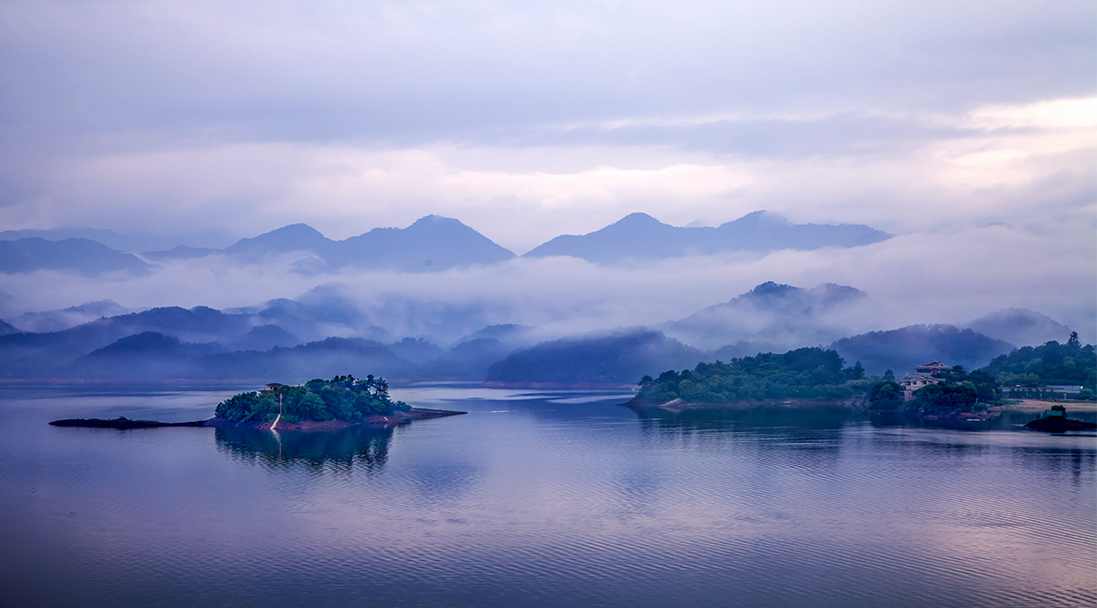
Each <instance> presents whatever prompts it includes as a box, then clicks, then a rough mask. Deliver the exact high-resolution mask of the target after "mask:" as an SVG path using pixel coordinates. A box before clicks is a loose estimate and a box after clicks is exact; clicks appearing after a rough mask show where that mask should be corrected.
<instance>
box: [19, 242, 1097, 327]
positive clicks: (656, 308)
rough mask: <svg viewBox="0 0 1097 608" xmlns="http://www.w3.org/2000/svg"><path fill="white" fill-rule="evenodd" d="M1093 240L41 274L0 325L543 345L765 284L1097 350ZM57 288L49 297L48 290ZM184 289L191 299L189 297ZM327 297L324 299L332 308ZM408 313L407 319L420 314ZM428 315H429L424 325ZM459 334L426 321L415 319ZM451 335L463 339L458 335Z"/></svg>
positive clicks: (865, 315) (868, 323) (674, 315)
mask: <svg viewBox="0 0 1097 608" xmlns="http://www.w3.org/2000/svg"><path fill="white" fill-rule="evenodd" d="M1087 230H1088V231H1092V225H1090V226H1084V225H1079V226H1058V225H1050V224H1049V225H1045V226H1041V227H1038V228H1037V229H1025V230H1022V229H1017V228H1011V227H1009V226H1001V225H999V226H986V227H981V228H958V229H956V230H953V231H942V232H937V233H922V234H912V235H904V236H899V237H897V238H894V239H891V240H889V241H885V242H881V243H877V244H874V245H870V246H867V247H860V248H854V249H832V250H820V251H782V252H776V253H773V254H769V255H766V256H747V255H743V256H718V257H706V258H683V259H677V260H667V261H664V262H660V263H654V264H644V265H636V266H616V267H605V266H598V265H594V264H590V263H587V262H584V261H581V260H576V259H569V258H548V259H528V260H527V259H517V260H513V261H511V262H508V263H504V264H498V265H492V266H484V267H475V268H468V269H460V270H450V271H446V272H440V273H430V274H413V275H399V274H392V273H384V272H382V273H370V272H360V271H355V272H347V273H340V274H335V275H322V276H318V277H313V278H308V277H303V276H301V275H299V274H297V273H294V272H293V271H292V270H291V268H292V266H293V264H292V260H290V259H287V260H283V261H281V262H279V263H272V264H267V265H235V264H233V263H231V262H230V261H229V260H225V259H220V258H207V259H202V260H197V261H192V262H187V263H175V264H170V265H167V266H165V267H164V268H163V269H162V270H160V271H159V272H157V273H154V274H152V275H150V276H147V277H140V278H133V279H123V278H121V277H117V278H114V279H113V280H105V281H104V280H99V279H90V278H79V277H69V276H65V277H60V276H56V275H51V274H45V273H37V274H32V275H8V276H7V277H5V288H6V289H9V290H10V293H11V297H10V298H9V299H8V300H6V301H4V302H2V304H3V305H4V307H5V309H6V310H4V311H0V314H3V315H8V316H11V314H12V313H13V312H21V311H23V310H41V309H50V308H60V307H64V306H68V305H72V304H75V303H79V302H84V301H89V300H95V299H103V298H108V297H109V298H111V299H114V300H116V301H118V302H119V303H120V304H122V305H123V306H126V307H130V308H142V307H148V306H154V305H184V306H195V305H211V306H215V307H235V306H246V305H253V304H257V303H260V302H262V301H265V300H268V299H271V298H276V297H286V296H289V297H298V296H301V295H302V294H305V293H308V292H310V291H312V290H315V289H317V288H320V290H319V291H313V294H314V296H313V297H329V296H331V295H333V294H335V295H338V297H339V298H340V302H345V303H346V304H347V305H349V306H354V307H358V308H359V309H360V310H361V312H362V313H363V314H364V315H366V316H368V317H370V318H371V319H374V322H376V323H378V324H381V325H382V326H386V328H387V329H389V330H390V331H392V332H393V333H395V334H401V333H419V332H420V331H421V330H422V328H424V327H433V328H434V329H435V330H436V332H437V333H436V335H435V337H436V338H438V339H453V338H456V337H457V336H458V335H460V334H462V333H465V332H467V331H471V330H472V329H476V328H477V327H478V326H479V325H482V324H489V323H524V324H530V325H535V326H537V327H539V328H540V329H541V330H542V332H543V333H544V335H563V334H569V333H575V332H585V331H597V330H604V329H608V328H614V327H624V326H634V325H658V324H660V323H662V322H664V321H668V320H673V319H678V318H682V317H685V316H687V315H688V314H690V313H692V312H695V311H696V310H698V309H700V308H703V307H706V306H709V305H712V304H715V303H718V302H723V301H726V300H728V299H730V298H732V297H734V296H735V295H738V294H739V293H742V292H744V291H747V290H749V289H750V288H751V287H753V286H754V285H756V284H758V283H761V282H763V281H767V280H776V281H779V282H787V283H792V284H795V285H800V286H814V285H816V284H819V283H823V282H836V283H843V284H848V285H852V286H855V287H858V288H861V289H863V290H865V291H867V292H868V293H869V295H870V300H869V301H868V302H867V303H866V305H865V306H863V307H860V308H857V309H855V310H854V311H852V312H851V313H850V314H849V315H848V317H847V318H844V319H841V323H842V325H844V326H845V327H847V328H848V329H849V330H850V331H851V332H858V331H866V330H871V329H887V328H894V327H899V326H903V325H907V324H910V323H933V322H950V323H962V322H965V321H968V320H971V319H973V318H975V317H977V316H979V315H982V314H984V313H986V312H990V311H993V310H998V309H1002V308H1007V307H1011V306H1019V307H1027V308H1032V309H1035V310H1038V311H1041V312H1044V313H1046V314H1049V315H1051V316H1053V317H1056V318H1058V319H1060V320H1062V321H1064V322H1066V323H1068V324H1071V325H1073V326H1075V327H1077V328H1079V331H1080V332H1081V333H1082V334H1083V336H1086V337H1088V338H1089V339H1093V338H1094V337H1097V324H1095V322H1094V319H1097V293H1094V292H1093V290H1082V289H1079V285H1086V284H1090V283H1091V282H1092V277H1093V276H1094V275H1095V273H1097V258H1095V257H1094V256H1093V255H1092V253H1093V251H1092V247H1091V245H1090V244H1088V243H1085V241H1084V240H1083V239H1080V238H1078V237H1077V235H1076V234H1074V233H1076V232H1085V231H1087ZM47 284H48V285H52V286H54V288H52V289H50V290H43V289H39V288H38V286H40V285H47ZM180 286H186V287H185V289H183V288H180ZM325 294H327V296H325ZM409 311H410V312H409ZM416 311H420V312H416ZM423 311H426V313H429V314H430V315H433V316H443V315H449V317H447V319H448V320H441V321H439V320H437V319H427V320H424V319H416V318H413V317H415V315H417V314H421V313H422V314H426V313H423ZM447 323H450V324H451V325H452V326H449V327H447V326H446V325H447Z"/></svg>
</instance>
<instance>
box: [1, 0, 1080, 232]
mask: <svg viewBox="0 0 1097 608" xmlns="http://www.w3.org/2000/svg"><path fill="white" fill-rule="evenodd" d="M518 7H520V8H518ZM793 17H794V18H793ZM1095 20H1097V8H1095V7H1094V5H1093V4H1092V3H1089V2H1070V1H1067V2H1056V3H1053V4H1052V5H1045V6H1037V5H1034V4H1032V3H1029V2H1015V1H998V2H986V3H976V4H974V5H971V6H967V5H964V6H961V5H957V4H956V3H954V2H950V3H944V2H917V3H914V2H909V3H875V4H872V5H865V4H864V3H860V2H839V3H826V4H825V5H824V4H820V3H816V2H800V1H797V2H773V3H766V4H764V5H759V4H758V3H743V4H733V3H727V2H698V3H686V4H681V3H680V4H676V5H674V6H673V7H668V6H666V5H665V4H663V3H655V2H652V3H617V2H598V3H590V2H582V3H551V4H547V5H541V6H532V5H529V4H528V3H525V4H521V5H512V6H511V7H510V8H507V7H502V6H493V5H491V4H490V3H489V4H480V3H445V2H412V3H407V2H379V3H368V4H357V5H350V6H348V5H346V4H345V3H338V4H336V3H327V2H319V3H310V4H309V6H308V8H307V9H306V8H303V7H302V6H301V5H299V4H297V3H288V2H266V3H261V4H254V5H250V6H248V5H246V4H236V5H232V6H226V5H224V4H223V3H213V2H191V3H168V2H162V3H157V2H152V3H136V4H135V3H125V2H117V3H114V2H106V3H93V4H85V3H76V4H74V3H67V2H50V1H34V2H23V1H19V0H15V1H12V2H5V3H4V5H3V7H0V69H2V71H3V73H4V74H5V86H3V87H0V125H2V126H3V128H4V131H5V133H7V134H9V137H6V138H4V141H3V142H0V155H2V156H3V158H4V161H5V162H4V163H2V166H0V224H2V225H3V227H5V228H34V227H56V226H67V225H94V226H97V227H103V228H112V229H117V230H120V231H125V232H134V231H138V230H142V231H149V232H153V233H157V234H163V235H168V236H171V237H173V238H182V239H183V240H185V241H187V242H188V243H189V244H192V245H202V246H223V245H225V244H227V242H229V241H231V240H232V239H234V238H235V237H239V236H245V235H249V234H255V233H257V232H260V231H263V230H267V229H270V228H274V227H276V226H279V225H283V224H287V223H291V222H298V221H303V222H307V223H309V224H311V225H314V226H316V227H317V228H319V229H320V230H322V231H323V232H324V233H325V234H328V235H330V236H332V237H335V238H343V237H347V236H351V235H353V234H358V233H361V232H365V231H366V230H368V229H369V228H373V227H376V226H393V225H399V226H402V225H406V224H408V223H410V222H411V221H412V220H414V219H415V218H417V217H420V216H422V215H425V214H427V213H432V212H436V213H441V214H443V215H448V216H453V217H459V218H461V219H462V220H464V221H466V222H468V223H469V224H470V225H472V226H473V227H475V228H477V229H479V230H481V231H483V232H484V233H485V234H487V235H488V236H489V237H491V238H493V239H494V240H496V241H497V242H499V243H500V244H502V245H504V246H506V247H509V248H511V249H514V250H516V251H519V252H521V251H525V250H527V249H529V248H531V247H533V246H534V245H536V244H537V243H539V242H541V241H543V240H545V239H546V238H548V237H550V236H553V235H555V234H559V233H562V232H573V233H582V232H588V231H590V230H593V229H595V228H598V227H600V226H602V225H605V224H607V223H609V222H611V221H613V220H615V219H617V218H619V217H621V216H623V215H625V214H626V213H628V212H631V211H646V212H650V213H652V214H654V215H656V216H657V217H659V218H660V219H663V220H664V221H668V222H670V223H675V224H687V223H690V222H692V221H695V220H699V221H700V222H702V223H707V224H710V225H711V224H716V223H719V222H721V221H725V220H727V219H730V218H733V217H737V216H739V215H742V214H743V213H746V212H749V211H752V210H755V209H759V208H766V209H771V210H774V211H778V212H781V213H784V214H786V215H788V216H789V217H790V218H792V219H794V220H797V221H826V222H838V221H841V222H860V223H867V224H871V225H874V226H877V227H879V228H881V229H884V230H887V231H889V232H893V233H898V234H903V233H914V232H927V231H930V232H932V231H942V230H944V231H946V232H947V231H949V230H953V229H955V227H956V226H977V225H981V224H985V223H991V222H1009V223H1013V224H1016V225H1018V226H1022V227H1023V226H1027V225H1028V224H1030V223H1032V222H1034V221H1037V220H1042V219H1046V218H1054V219H1056V220H1058V221H1061V222H1064V223H1065V222H1069V223H1072V224H1075V225H1078V224H1081V225H1084V226H1085V227H1087V228H1090V229H1093V228H1094V227H1095V219H1094V212H1095V203H1094V201H1095V200H1097V196H1095V188H1094V183H1095V179H1094V177H1095V170H1094V167H1095V166H1097V121H1095V119H1094V116H1097V111H1094V109H1095V107H1097V83H1095V82H1094V79H1093V74H1094V73H1097V53H1094V52H1093V51H1094V47H1093V31H1092V24H1093V23H1094V21H1095Z"/></svg>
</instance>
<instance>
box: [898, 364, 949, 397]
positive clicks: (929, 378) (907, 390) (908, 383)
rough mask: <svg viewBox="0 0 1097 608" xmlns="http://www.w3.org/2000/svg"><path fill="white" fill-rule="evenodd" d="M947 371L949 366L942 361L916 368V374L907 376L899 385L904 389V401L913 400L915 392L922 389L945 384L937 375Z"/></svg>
mask: <svg viewBox="0 0 1097 608" xmlns="http://www.w3.org/2000/svg"><path fill="white" fill-rule="evenodd" d="M947 369H948V366H947V365H945V364H944V363H941V362H940V361H930V362H929V363H923V364H921V365H919V366H918V367H916V368H914V373H913V374H907V376H906V377H904V378H903V380H902V381H901V382H900V383H899V384H900V386H902V387H903V401H911V400H913V399H914V393H915V391H917V390H918V389H920V388H924V387H927V386H929V385H931V384H939V383H941V382H944V380H943V379H942V378H940V377H938V375H937V374H940V373H941V372H943V371H945V370H947Z"/></svg>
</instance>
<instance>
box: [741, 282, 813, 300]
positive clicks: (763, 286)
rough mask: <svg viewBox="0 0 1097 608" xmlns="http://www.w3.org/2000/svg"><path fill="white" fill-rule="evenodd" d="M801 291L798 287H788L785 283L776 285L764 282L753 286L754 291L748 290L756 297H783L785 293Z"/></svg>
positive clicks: (775, 283)
mask: <svg viewBox="0 0 1097 608" xmlns="http://www.w3.org/2000/svg"><path fill="white" fill-rule="evenodd" d="M798 291H802V290H801V289H800V288H799V287H795V286H793V285H788V284H786V283H777V282H775V281H766V282H765V283H759V284H757V285H755V286H754V289H751V290H750V293H751V294H752V295H756V296H773V295H784V294H787V293H794V292H798Z"/></svg>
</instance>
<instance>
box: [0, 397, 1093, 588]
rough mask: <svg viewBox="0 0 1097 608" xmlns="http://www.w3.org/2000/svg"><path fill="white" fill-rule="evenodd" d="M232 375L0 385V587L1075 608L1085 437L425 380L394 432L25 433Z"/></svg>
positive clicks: (1083, 566) (158, 402)
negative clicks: (715, 409)
mask: <svg viewBox="0 0 1097 608" xmlns="http://www.w3.org/2000/svg"><path fill="white" fill-rule="evenodd" d="M233 392H235V391H234V390H216V391H177V392H164V391H150V392H140V391H135V390H127V391H115V392H111V391H98V392H87V391H86V390H85V391H74V390H72V389H49V390H45V389H28V388H19V389H11V388H8V389H2V390H0V427H2V428H3V429H4V431H5V434H4V441H3V442H0V540H2V547H3V551H2V552H0V604H2V605H4V606H50V605H58V606H64V605H68V606H90V605H140V606H182V605H203V606H268V607H269V606H300V605H305V604H308V605H313V606H335V605H340V606H343V605H378V606H380V605H388V606H486V607H491V606H629V607H633V608H634V607H637V606H671V605H677V606H880V605H888V606H1053V607H1054V606H1094V605H1097V438H1094V437H1051V436H1044V435H1038V434H1030V433H1021V432H1005V431H1003V432H997V431H995V432H986V433H962V432H947V431H928V430H914V429H877V428H873V427H871V426H868V425H865V424H863V423H860V422H852V421H843V420H835V419H827V418H817V419H812V420H808V421H803V420H780V419H777V420H774V419H767V418H760V417H755V418H753V419H731V418H728V417H721V416H690V417H678V418H674V417H666V418H645V417H640V416H638V415H637V414H636V413H634V412H632V411H631V410H629V409H627V408H624V407H621V406H620V405H618V404H619V403H620V402H621V398H620V396H619V395H618V396H615V395H613V394H602V395H591V394H588V393H529V392H520V391H504V390H489V389H473V388H443V387H420V388H409V389H397V390H394V393H395V396H397V397H398V398H402V399H404V400H406V401H409V402H411V403H413V404H416V405H422V406H427V407H451V408H455V409H462V410H467V411H469V412H470V413H469V415H468V416H462V417H457V418H447V419H441V420H430V421H422V422H418V423H414V424H412V425H410V426H406V427H403V428H399V429H396V430H394V431H348V432H343V433H337V434H311V435H301V434H290V433H282V434H281V435H280V436H279V437H275V436H273V435H271V434H270V433H262V432H223V431H214V430H212V429H189V428H182V429H153V430H139V431H125V432H120V431H113V430H97V429H59V428H53V427H49V426H47V425H46V421H48V420H50V419H52V418H58V417H73V416H99V417H108V416H110V417H113V416H118V415H126V416H129V417H131V418H132V417H144V418H159V419H165V420H167V419H173V420H186V419H194V418H201V417H205V416H208V415H209V414H211V413H212V410H213V406H214V405H215V404H216V402H217V401H218V400H219V399H221V398H223V397H225V396H227V395H229V394H231V393H233Z"/></svg>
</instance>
